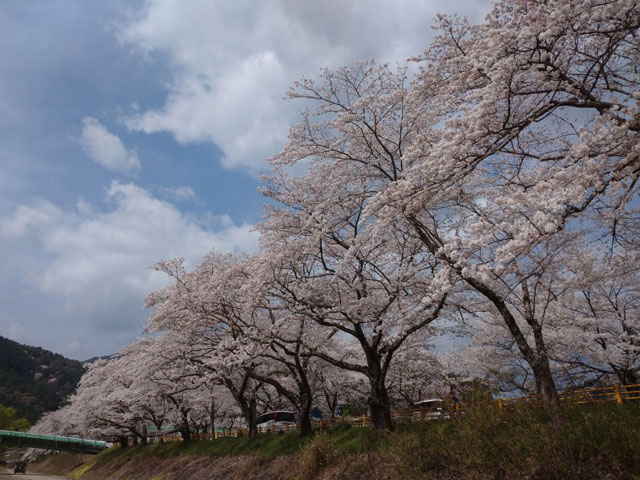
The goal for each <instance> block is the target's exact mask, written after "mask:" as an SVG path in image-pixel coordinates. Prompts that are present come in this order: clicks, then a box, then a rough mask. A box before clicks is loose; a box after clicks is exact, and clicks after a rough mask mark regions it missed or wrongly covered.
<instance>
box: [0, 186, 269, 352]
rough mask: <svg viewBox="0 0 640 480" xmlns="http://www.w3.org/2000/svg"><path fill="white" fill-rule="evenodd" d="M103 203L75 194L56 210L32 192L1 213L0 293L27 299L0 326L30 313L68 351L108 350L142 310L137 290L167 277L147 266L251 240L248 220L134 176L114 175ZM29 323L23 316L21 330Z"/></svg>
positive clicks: (131, 329) (134, 329) (127, 334)
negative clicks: (199, 213)
mask: <svg viewBox="0 0 640 480" xmlns="http://www.w3.org/2000/svg"><path fill="white" fill-rule="evenodd" d="M106 202H107V205H108V209H107V211H101V210H100V209H99V208H97V207H93V206H91V205H89V204H88V203H87V202H86V200H82V199H81V200H79V201H78V202H77V205H76V208H74V209H69V210H63V209H61V208H59V207H56V206H55V205H53V204H52V203H50V202H47V201H42V200H38V201H35V202H33V203H31V204H29V205H21V206H19V207H17V208H16V209H15V210H14V212H13V213H12V214H11V215H9V216H7V217H5V218H0V242H1V243H2V245H3V248H2V251H1V252H0V261H3V263H4V264H5V266H7V265H8V266H7V270H6V271H7V273H9V272H10V277H11V278H4V279H2V283H3V285H4V286H3V288H8V289H16V292H15V293H7V292H5V293H6V295H7V296H8V297H7V300H9V297H14V296H20V295H23V296H25V298H26V299H27V300H25V301H23V302H21V303H23V304H24V305H23V306H22V307H20V308H21V309H23V310H26V311H25V312H23V313H22V314H21V315H22V317H21V318H20V317H15V315H16V311H15V309H14V310H13V311H12V314H11V315H9V314H8V312H6V313H5V314H4V316H3V315H0V328H5V329H6V328H9V327H11V325H14V327H15V324H16V322H18V323H22V322H27V321H30V322H35V321H36V319H38V320H37V321H38V322H39V324H40V325H41V326H40V327H39V328H42V325H43V322H46V323H45V324H46V325H47V326H48V327H47V328H51V338H52V339H53V338H54V337H56V336H59V337H60V338H56V339H55V341H54V340H51V341H52V343H54V344H56V345H58V346H59V347H58V348H60V349H64V350H63V351H64V352H65V353H66V354H68V355H72V356H74V357H75V358H87V357H90V356H93V355H94V354H96V352H97V353H100V354H103V353H109V352H112V351H115V350H116V349H117V348H119V347H120V346H122V344H123V343H125V342H129V341H131V340H132V339H133V338H135V336H136V335H137V334H138V333H139V332H140V329H141V327H142V325H143V323H144V318H145V316H146V314H145V312H144V311H143V310H142V304H143V301H144V298H145V296H146V295H147V294H148V293H149V292H150V291H152V290H154V289H157V288H161V287H163V286H164V285H166V284H167V283H168V279H167V278H166V277H165V276H164V275H162V274H159V273H157V272H154V271H152V270H150V269H149V268H148V267H149V266H150V265H152V264H154V263H155V262H156V261H158V260H160V259H168V258H175V257H186V262H187V264H188V266H190V267H193V266H194V265H196V264H197V263H198V262H199V261H200V260H201V259H202V256H203V255H204V254H205V253H207V252H208V251H210V250H211V249H212V248H215V249H216V250H219V251H231V250H234V249H239V250H244V251H252V250H255V249H256V247H257V233H256V232H252V231H251V229H252V227H253V226H252V225H250V224H245V223H243V224H236V223H235V222H234V221H233V220H232V219H231V218H230V217H229V216H228V215H220V216H215V217H212V218H203V219H201V218H197V217H194V216H191V215H188V214H185V213H183V212H181V211H180V210H178V209H177V208H176V207H175V206H174V205H172V204H171V203H168V202H164V201H162V200H160V199H158V198H156V197H154V196H153V195H151V194H150V193H149V192H148V191H147V190H145V189H143V188H140V187H139V186H137V185H134V184H132V183H126V184H125V183H119V182H113V183H112V184H111V185H110V186H109V188H108V189H107V191H106ZM2 297H3V294H0V299H2ZM29 299H37V301H33V300H29ZM5 306H6V303H5ZM1 313H2V312H0V314H1ZM28 319H33V320H28ZM14 327H12V328H14ZM30 328H33V327H29V328H27V327H26V324H25V328H24V330H25V331H29V330H30ZM18 339H23V341H27V340H28V339H29V337H28V336H24V335H21V336H19V337H18ZM76 340H78V341H80V343H79V345H80V346H79V347H77V348H76V347H73V344H74V343H73V342H74V341H76ZM74 348H76V350H74Z"/></svg>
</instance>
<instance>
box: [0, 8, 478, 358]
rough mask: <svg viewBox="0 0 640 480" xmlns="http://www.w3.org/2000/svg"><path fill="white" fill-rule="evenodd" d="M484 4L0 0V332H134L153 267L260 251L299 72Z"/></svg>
mask: <svg viewBox="0 0 640 480" xmlns="http://www.w3.org/2000/svg"><path fill="white" fill-rule="evenodd" d="M488 9H489V3H488V1H487V0H395V1H393V2H390V1H387V0H322V1H319V0H262V1H248V0H235V1H234V0H229V1H228V0H216V1H214V0H208V1H204V0H191V1H189V2H184V1H180V0H148V1H128V2H125V1H122V0H96V1H91V2H87V1H86V0H31V1H28V2H24V1H18V2H17V1H13V0H0V32H2V33H0V335H2V336H5V337H8V338H11V339H13V340H16V341H19V342H21V343H26V344H29V345H37V346H42V347H44V348H47V349H50V350H53V351H55V352H58V353H61V354H63V355H65V356H67V357H70V358H74V359H79V360H84V359H87V358H90V357H94V356H101V355H108V354H111V353H114V352H116V351H117V350H118V349H120V348H121V347H122V346H124V345H126V344H128V343H130V342H132V341H133V340H135V338H136V337H137V336H139V335H140V333H141V331H142V328H143V327H144V323H145V319H146V318H147V316H148V315H149V312H148V311H145V310H144V308H143V304H144V299H145V297H146V295H147V294H148V293H150V292H152V291H154V290H157V289H159V288H162V287H164V286H165V285H167V284H168V279H167V278H164V277H163V276H162V275H161V274H158V273H157V272H155V271H153V270H152V269H150V268H149V267H151V266H152V265H153V264H154V263H155V262H157V261H159V260H162V259H170V258H176V257H184V258H185V259H186V264H187V266H190V267H192V266H194V265H196V264H197V263H198V262H199V260H200V259H201V258H202V257H203V255H205V254H206V253H207V252H209V251H210V250H211V249H216V250H218V251H223V252H226V251H233V250H239V251H248V252H251V251H255V250H256V248H257V243H258V236H257V233H256V232H254V231H253V227H254V226H255V224H256V223H257V222H259V221H260V218H261V215H262V211H263V204H264V203H265V201H266V200H265V199H264V198H262V197H261V195H260V193H259V192H258V191H257V188H258V187H259V185H260V175H261V174H262V173H264V172H266V171H267V170H268V168H269V164H268V158H269V157H271V156H273V155H275V154H276V153H278V152H279V151H280V149H281V148H282V146H283V145H284V143H285V141H286V138H287V132H288V129H289V128H290V126H291V125H293V124H295V122H296V121H297V119H298V114H299V112H300V110H301V109H302V108H304V105H301V104H299V103H296V102H295V101H291V100H289V101H287V100H284V96H285V93H286V90H287V89H288V88H289V87H290V86H291V85H292V84H293V82H294V81H296V80H298V79H299V78H301V77H302V76H308V77H312V78H313V77H316V76H317V75H318V72H319V71H320V69H321V68H323V67H329V68H337V67H340V66H344V65H352V64H354V63H356V62H358V61H360V60H367V59H370V58H374V59H376V60H377V61H378V62H379V63H390V64H396V63H398V64H403V63H404V62H405V61H406V60H407V59H408V58H409V57H412V56H415V55H417V54H419V53H421V52H422V51H424V50H425V49H426V47H427V45H428V44H429V41H430V39H431V38H432V35H433V33H432V30H431V28H430V25H431V24H432V20H433V18H434V16H435V15H436V14H437V13H457V14H459V15H461V16H466V17H467V18H469V20H471V21H472V22H479V21H481V20H482V18H483V17H484V15H485V14H486V13H487V11H488Z"/></svg>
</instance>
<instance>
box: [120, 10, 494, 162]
mask: <svg viewBox="0 0 640 480" xmlns="http://www.w3.org/2000/svg"><path fill="white" fill-rule="evenodd" d="M488 4H489V2H488V1H479V2H468V1H467V0H449V1H447V2H444V1H443V0H439V1H430V2H428V1H424V0H423V1H420V0H400V1H395V2H388V1H385V0H375V1H370V0H352V1H344V0H326V1H322V2H312V1H307V2H300V1H294V0H270V1H264V2H251V1H248V0H234V1H231V0H228V1H220V2H210V1H209V0H199V1H193V2H190V3H189V8H185V7H184V3H183V2H180V1H178V0H148V1H147V2H145V4H144V6H143V8H142V9H141V11H140V12H138V14H137V15H136V16H135V18H133V19H131V20H130V22H129V23H128V24H126V25H124V26H123V27H122V29H121V31H120V39H121V40H122V41H123V42H124V43H125V44H128V45H132V46H134V48H136V49H137V50H139V51H140V52H142V53H143V54H144V55H147V56H150V57H153V55H154V54H160V57H159V58H162V59H168V61H169V62H170V64H171V65H172V66H173V67H174V70H175V78H174V79H173V81H172V82H171V84H170V85H169V90H168V95H167V97H166V99H165V101H164V105H163V106H161V107H160V108H155V109H150V110H146V111H144V110H143V111H141V112H137V113H135V114H132V115H131V116H130V117H128V118H127V119H126V120H125V121H126V124H127V126H128V127H129V128H130V129H132V130H138V131H143V132H146V133H154V132H162V131H166V132H170V133H172V134H173V135H174V136H175V138H176V139H177V140H178V141H179V142H212V143H215V144H216V145H218V146H219V147H220V148H221V149H222V150H223V152H224V158H223V160H222V161H223V164H224V165H225V166H227V167H240V168H245V169H248V170H251V171H256V170H259V169H261V168H263V167H264V165H265V164H264V159H265V158H267V157H269V156H271V155H273V154H275V153H277V152H278V151H279V150H280V148H281V147H282V145H283V143H284V141H285V139H286V134H287V131H288V127H289V125H290V124H291V123H292V122H294V121H295V120H296V118H297V116H296V112H297V111H298V110H299V109H300V108H301V105H299V104H294V103H292V102H283V101H282V97H283V96H284V93H285V91H286V90H287V88H288V87H289V86H290V85H291V84H292V83H293V81H294V80H297V79H298V78H299V77H300V76H301V75H316V74H317V72H318V70H319V68H320V67H323V66H330V67H337V66H341V65H345V64H352V63H354V62H356V61H358V60H363V59H367V58H370V57H375V58H376V59H377V60H379V61H381V62H396V61H400V62H402V61H404V60H405V59H406V58H408V57H410V56H413V55H416V54H417V53H420V52H421V51H422V50H424V49H425V48H426V46H427V44H428V41H429V37H430V35H431V31H430V29H429V25H430V23H431V20H432V18H433V17H434V15H435V14H436V13H438V12H440V11H445V12H457V13H460V14H463V15H468V16H470V17H471V19H472V20H478V19H479V17H480V16H481V14H482V13H484V12H485V11H487V9H488ZM176 39H179V41H176Z"/></svg>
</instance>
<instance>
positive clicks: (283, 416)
mask: <svg viewBox="0 0 640 480" xmlns="http://www.w3.org/2000/svg"><path fill="white" fill-rule="evenodd" d="M295 426H296V414H295V413H294V412H289V411H287V410H277V411H275V412H267V413H263V414H262V415H260V416H259V417H258V419H257V420H256V427H258V431H262V432H265V431H269V430H272V429H273V430H275V431H281V430H287V429H288V428H291V427H295Z"/></svg>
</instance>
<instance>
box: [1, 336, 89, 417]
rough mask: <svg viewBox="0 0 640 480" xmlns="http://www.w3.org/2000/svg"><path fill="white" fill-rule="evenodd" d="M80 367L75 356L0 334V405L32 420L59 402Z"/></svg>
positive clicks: (74, 381)
mask: <svg viewBox="0 0 640 480" xmlns="http://www.w3.org/2000/svg"><path fill="white" fill-rule="evenodd" d="M83 371H84V370H83V367H82V363H81V362H79V361H77V360H70V359H68V358H65V357H63V356H62V355H59V354H57V353H53V352H50V351H48V350H45V349H43V348H40V347H31V346H28V345H22V344H20V343H18V342H14V341H13V340H9V339H8V338H4V337H0V405H5V406H8V407H14V408H15V409H16V410H17V411H18V416H20V417H25V418H27V419H28V420H29V421H30V422H32V423H33V422H35V421H36V420H37V419H38V418H39V417H40V416H41V415H42V413H44V412H46V411H49V410H55V409H57V408H58V407H59V406H60V405H61V404H62V402H63V400H64V399H65V397H66V396H67V395H69V394H70V393H72V392H73V391H74V390H75V388H76V384H77V383H78V381H79V380H80V377H81V376H82V373H83Z"/></svg>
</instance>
